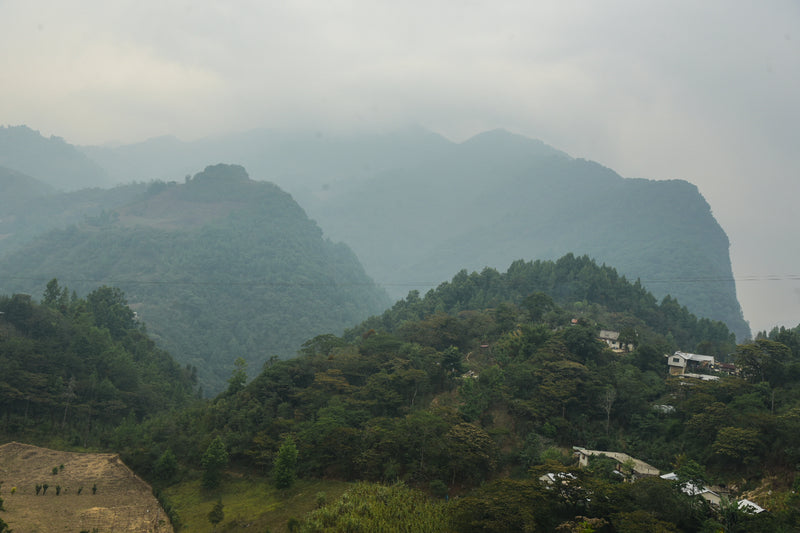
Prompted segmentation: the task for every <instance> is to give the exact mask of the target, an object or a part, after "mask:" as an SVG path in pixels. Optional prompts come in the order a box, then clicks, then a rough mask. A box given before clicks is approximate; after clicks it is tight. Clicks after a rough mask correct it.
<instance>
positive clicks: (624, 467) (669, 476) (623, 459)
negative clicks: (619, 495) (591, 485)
mask: <svg viewBox="0 0 800 533" xmlns="http://www.w3.org/2000/svg"><path fill="white" fill-rule="evenodd" d="M572 449H573V450H574V453H575V455H576V456H577V458H578V465H579V466H580V467H581V468H585V467H587V466H588V465H589V458H590V457H600V456H603V457H608V458H611V459H613V460H614V461H616V469H615V470H614V472H615V473H616V474H618V475H619V476H621V477H623V478H625V480H626V481H628V482H634V481H636V480H637V479H641V478H643V477H648V476H659V477H660V478H661V479H666V480H670V481H677V480H678V475H677V474H676V473H675V472H669V473H666V474H661V471H660V470H659V469H658V468H656V467H654V466H652V465H649V464H647V463H645V462H644V461H641V460H639V459H636V458H635V457H631V456H630V455H628V454H627V453H622V452H610V451H600V450H588V449H586V448H582V447H580V446H573V448H572ZM575 479H576V478H575V476H573V475H572V474H569V473H565V472H561V473H549V474H544V475H542V476H541V477H539V481H541V482H542V483H544V484H546V485H554V484H555V483H556V482H560V483H569V482H571V481H573V480H575ZM680 490H681V491H682V492H683V493H685V494H688V495H689V496H699V497H700V498H702V499H704V500H705V501H707V502H708V503H709V504H710V505H712V506H715V507H718V506H719V505H720V503H721V502H722V500H723V499H724V498H725V499H727V498H728V495H729V493H728V491H727V490H726V489H724V488H722V487H707V486H698V485H696V484H694V483H691V482H686V483H682V484H681V485H680ZM737 505H738V507H739V509H741V510H743V511H745V512H748V513H752V514H758V513H762V512H764V511H765V509H764V508H763V507H761V506H759V505H758V504H756V503H754V502H752V501H750V500H747V499H741V500H737Z"/></svg>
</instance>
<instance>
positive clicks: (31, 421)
mask: <svg viewBox="0 0 800 533" xmlns="http://www.w3.org/2000/svg"><path fill="white" fill-rule="evenodd" d="M196 374H197V369H196V368H191V367H187V368H181V367H180V366H178V364H177V363H175V361H174V360H173V359H172V357H171V356H170V355H169V354H168V353H166V352H164V351H163V350H161V349H159V348H157V347H156V346H155V343H154V342H153V341H152V340H151V339H150V338H149V337H148V335H147V332H146V330H145V328H144V327H143V326H142V325H141V323H139V322H138V321H137V320H136V317H135V314H134V312H133V311H132V310H131V309H130V307H128V304H127V301H126V299H125V296H124V294H123V293H122V292H121V291H120V290H119V289H116V288H111V287H106V286H103V287H100V288H98V289H96V290H95V291H92V292H91V293H90V294H88V295H87V296H86V298H78V297H77V296H76V295H75V294H74V293H70V292H69V290H68V289H67V288H66V287H60V286H59V284H58V281H57V280H52V281H51V282H50V283H49V284H48V285H47V288H46V291H45V293H44V295H43V297H42V303H41V304H37V303H36V302H34V301H33V299H32V298H31V297H30V296H28V295H24V294H15V295H13V296H11V297H8V296H2V297H0V438H2V439H3V440H7V439H8V440H11V439H16V440H22V441H32V442H45V443H47V444H49V445H51V446H56V447H71V446H83V447H86V446H91V447H101V448H107V447H109V446H110V444H111V443H110V436H111V435H112V433H113V430H114V429H115V428H117V427H118V426H119V425H120V424H121V423H122V422H123V421H127V422H129V423H138V422H141V421H142V420H143V419H145V418H147V417H151V416H154V415H156V414H157V413H159V412H161V411H171V410H174V409H178V408H180V407H185V406H187V405H188V404H189V403H190V402H191V401H193V399H194V398H195V396H196V392H197V384H196V382H197V375H196Z"/></svg>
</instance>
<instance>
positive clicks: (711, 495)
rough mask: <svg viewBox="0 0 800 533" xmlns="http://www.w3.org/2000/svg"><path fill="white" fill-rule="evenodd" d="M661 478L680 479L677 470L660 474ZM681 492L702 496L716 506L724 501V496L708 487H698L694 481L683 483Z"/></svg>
mask: <svg viewBox="0 0 800 533" xmlns="http://www.w3.org/2000/svg"><path fill="white" fill-rule="evenodd" d="M659 477H660V478H661V479H668V480H670V481H678V475H677V474H676V473H675V472H670V473H669V474H664V475H662V476H659ZM681 492H683V493H684V494H688V495H689V496H700V497H701V498H703V499H704V500H705V501H707V502H708V503H710V504H711V505H713V506H715V507H719V504H720V502H721V501H722V496H720V494H719V493H718V492H715V491H713V490H711V489H710V488H708V487H698V486H697V485H695V484H694V483H683V484H682V485H681Z"/></svg>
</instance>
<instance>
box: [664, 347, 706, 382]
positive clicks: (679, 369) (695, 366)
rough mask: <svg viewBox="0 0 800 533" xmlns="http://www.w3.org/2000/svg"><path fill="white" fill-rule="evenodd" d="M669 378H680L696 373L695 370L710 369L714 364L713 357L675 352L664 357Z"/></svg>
mask: <svg viewBox="0 0 800 533" xmlns="http://www.w3.org/2000/svg"><path fill="white" fill-rule="evenodd" d="M664 357H666V358H667V364H668V365H669V373H670V375H671V376H682V375H684V374H689V373H697V372H696V371H697V370H706V369H709V370H710V369H711V366H712V365H713V364H714V356H713V355H698V354H696V353H686V352H675V353H674V354H672V355H669V354H667V355H665V356H664Z"/></svg>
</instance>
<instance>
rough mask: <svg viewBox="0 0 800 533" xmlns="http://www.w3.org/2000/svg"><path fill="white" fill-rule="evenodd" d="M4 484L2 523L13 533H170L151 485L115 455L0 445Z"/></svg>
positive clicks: (1, 473)
mask: <svg viewBox="0 0 800 533" xmlns="http://www.w3.org/2000/svg"><path fill="white" fill-rule="evenodd" d="M62 465H63V468H62ZM54 468H55V469H57V473H55V474H54V473H53V469H54ZM0 481H1V482H2V488H1V489H0V490H1V491H2V492H1V494H2V497H3V500H4V507H5V509H6V512H4V513H2V518H3V520H5V521H6V523H8V525H9V527H10V528H11V529H12V530H13V531H14V532H15V533H36V532H41V533H44V532H51V531H53V532H55V531H70V532H74V533H77V532H79V531H89V532H92V531H97V532H98V533H101V532H110V531H114V532H124V531H135V532H155V533H169V532H171V531H172V526H171V525H170V523H169V518H167V516H166V514H165V513H164V511H163V509H161V506H160V505H159V503H158V501H157V500H156V499H155V497H154V496H153V494H152V490H151V488H150V486H149V485H148V484H147V483H145V482H144V481H142V480H141V479H139V478H138V477H136V475H135V474H134V473H133V472H132V471H131V470H130V469H129V468H128V467H127V466H125V464H123V462H122V460H120V458H119V455H117V454H110V453H73V452H59V451H55V450H49V449H47V448H39V447H37V446H30V445H28V444H20V443H18V442H11V443H8V444H4V445H2V446H0ZM45 483H46V484H48V485H49V487H48V489H47V493H46V494H43V492H40V493H39V495H38V496H37V495H36V485H37V484H38V485H44V484H45ZM57 486H60V487H61V490H60V494H57V493H56V492H57V491H56V487H57ZM93 486H96V487H97V491H96V493H94V494H93V491H92V487H93ZM12 492H13V493H12Z"/></svg>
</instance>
